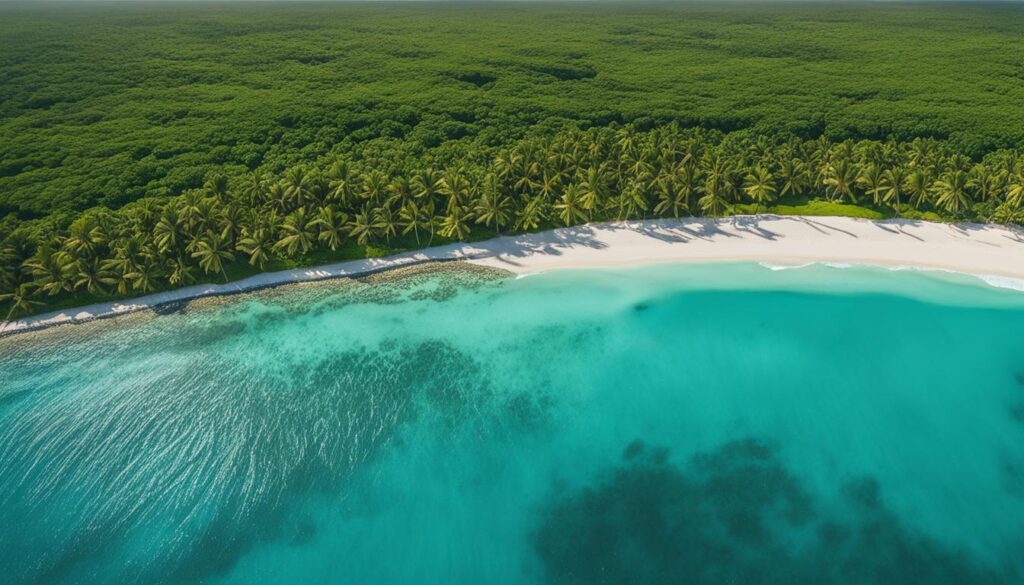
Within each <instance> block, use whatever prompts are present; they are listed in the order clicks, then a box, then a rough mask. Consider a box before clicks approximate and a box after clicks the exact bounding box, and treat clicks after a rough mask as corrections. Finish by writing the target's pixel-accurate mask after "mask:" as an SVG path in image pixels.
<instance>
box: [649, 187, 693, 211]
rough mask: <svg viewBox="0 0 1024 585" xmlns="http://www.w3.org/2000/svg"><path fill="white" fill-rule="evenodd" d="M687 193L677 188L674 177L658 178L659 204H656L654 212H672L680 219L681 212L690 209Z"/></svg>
mask: <svg viewBox="0 0 1024 585" xmlns="http://www.w3.org/2000/svg"><path fill="white" fill-rule="evenodd" d="M686 200H687V197H686V194H685V193H683V192H682V191H681V190H679V189H677V188H676V183H675V181H673V180H672V179H660V180H658V204H657V205H655V206H654V213H657V214H658V215H665V214H666V212H671V214H672V217H674V218H675V219H679V212H681V211H684V210H686V209H688V205H687V202H686Z"/></svg>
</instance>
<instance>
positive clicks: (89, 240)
mask: <svg viewBox="0 0 1024 585" xmlns="http://www.w3.org/2000/svg"><path fill="white" fill-rule="evenodd" d="M104 242H106V235H105V234H104V232H103V227H102V226H101V225H100V224H99V222H98V221H97V220H96V218H95V217H93V216H91V215H87V216H85V217H82V218H80V219H78V220H76V221H74V222H73V223H72V224H71V226H70V227H68V239H67V240H65V241H64V247H65V248H67V250H68V251H69V252H72V253H73V254H76V255H78V256H79V257H88V256H94V255H96V253H97V252H98V250H99V247H100V246H101V245H102V244H103V243H104Z"/></svg>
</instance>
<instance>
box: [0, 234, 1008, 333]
mask: <svg viewBox="0 0 1024 585" xmlns="http://www.w3.org/2000/svg"><path fill="white" fill-rule="evenodd" d="M458 260H462V261H468V262H470V263H473V264H477V265H480V266H487V267H490V268H498V269H503V270H506V271H508V272H511V273H513V274H516V275H521V274H531V273H537V272H545V271H549V270H562V269H581V268H597V267H616V266H628V265H640V264H657V263H676V262H691V263H692V262H703V263H715V262H761V263H775V264H792V265H801V264H810V263H844V264H859V265H875V266H883V267H890V268H893V267H897V268H915V269H924V270H941V271H948V272H958V273H963V274H968V275H971V276H976V277H979V278H980V279H982V280H984V281H985V282H987V283H988V284H989V285H992V286H995V285H994V284H993V281H994V280H996V279H1013V280H1020V281H1024V231H1022V230H1019V229H1014V228H1010V227H1004V226H998V225H989V224H970V223H966V224H947V223H932V222H924V221H915V220H898V219H890V220H877V221H876V220H865V219H854V218H845V217H809V216H777V215H760V216H734V217H727V218H721V219H710V218H687V219H680V220H666V219H658V220H646V221H628V222H614V223H603V224H587V225H582V226H575V227H569V228H557V229H554V230H549V231H545V232H540V233H536V234H522V235H515V236H500V237H496V238H493V239H490V240H486V241H483V242H477V243H472V244H462V243H454V244H447V245H444V246H437V247H434V248H428V249H424V250H417V251H413V252H404V253H401V254H397V255H394V256H388V257H385V258H367V259H362V260H351V261H346V262H339V263H335V264H328V265H323V266H316V267H311V268H299V269H294V270H283V271H278V272H265V273H262V274H256V275H253V276H250V277H247V278H244V279H241V280H237V281H234V282H229V283H226V284H201V285H193V286H188V287H183V288H179V289H174V290H169V291H163V292H159V293H154V294H150V295H145V296H140V297H137V298H134V299H126V300H120V301H110V302H106V303H98V304H94V305H87V306H84V307H78V308H74V309H64V310H59V311H53V312H49V313H43V314H40V315H34V316H31V317H24V318H21V319H14V320H12V321H0V337H5V336H8V335H14V334H18V333H25V332H29V331H38V330H40V329H46V328H50V327H54V326H58V325H66V324H73V323H84V322H89V321H95V320H97V319H107V318H112V317H117V316H120V315H127V314H131V313H135V312H138V311H144V310H153V311H154V312H157V313H159V312H161V308H164V310H166V307H168V306H174V305H177V304H180V303H186V302H188V301H191V300H194V299H200V298H205V297H211V296H229V295H235V294H241V293H247V292H253V291H258V290H261V289H266V288H273V287H277V286H283V285H287V284H295V283H303V282H316V281H322V280H329V279H334V278H346V277H348V278H355V277H360V276H367V275H370V274H374V273H377V272H382V271H386V270H391V269H394V268H404V267H409V266H415V265H418V264H423V263H426V262H451V261H458Z"/></svg>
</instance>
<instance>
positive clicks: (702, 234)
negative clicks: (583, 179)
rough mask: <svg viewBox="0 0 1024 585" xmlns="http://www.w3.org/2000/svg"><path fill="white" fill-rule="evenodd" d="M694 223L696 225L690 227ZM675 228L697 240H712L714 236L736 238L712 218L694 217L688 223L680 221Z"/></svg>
mask: <svg viewBox="0 0 1024 585" xmlns="http://www.w3.org/2000/svg"><path fill="white" fill-rule="evenodd" d="M694 223H696V227H692V226H693V225H694ZM676 229H677V230H679V231H681V232H683V233H685V234H688V235H689V236H690V237H691V238H695V239H698V240H706V241H709V242H710V241H712V240H713V239H714V238H716V237H721V238H737V237H739V236H737V235H736V234H730V233H729V232H727V231H725V230H723V229H722V228H720V227H718V221H717V220H714V219H698V218H694V219H693V221H691V222H689V223H682V222H680V223H679V224H678V225H677V226H676Z"/></svg>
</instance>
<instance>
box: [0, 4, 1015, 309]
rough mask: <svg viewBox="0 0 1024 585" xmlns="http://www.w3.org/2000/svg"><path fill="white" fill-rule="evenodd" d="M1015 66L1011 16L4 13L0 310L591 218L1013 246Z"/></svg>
mask: <svg viewBox="0 0 1024 585" xmlns="http://www.w3.org/2000/svg"><path fill="white" fill-rule="evenodd" d="M1022 46H1024V5H1021V4H1013V3H1005V4H984V3H970V4H966V3H964V4H959V3H940V4H925V3H908V4H888V3H886V4H876V3H863V4H860V3H853V4H842V5H834V4H811V3H787V4H733V3H719V4H710V3H708V4H705V3H687V4H637V3H630V4H628V5H624V4H600V3H593V4H592V3H586V4H534V3H531V4H419V3H416V4H406V3H395V4H390V3H385V4H292V3H287V4H269V3H268V4H240V3H225V4H208V3H202V4H175V3H159V4H132V3H114V4H99V3H96V4H93V3H69V4H57V3H45V4H40V3H7V4H0V295H2V296H0V298H4V299H7V301H8V302H9V303H10V304H9V307H10V308H11V309H13V310H15V311H35V310H41V309H42V308H50V307H57V306H67V305H72V304H76V303H82V302H87V301H90V300H93V299H95V298H105V297H110V296H125V295H130V294H138V293H141V292H146V291H150V290H155V289H159V288H163V287H167V286H176V285H180V284H184V283H188V282H191V281H193V280H196V279H204V278H213V277H218V278H227V277H236V276H241V275H244V274H247V273H250V272H251V271H254V270H257V269H263V268H280V267H285V266H293V265H298V264H306V263H311V262H317V261H324V260H328V259H339V258H351V257H360V256H364V255H367V254H380V253H385V252H389V251H395V250H399V249H405V248H409V247H415V246H421V245H426V244H427V243H437V242H439V241H449V240H455V239H467V238H476V237H484V236H485V235H486V234H493V233H496V232H506V231H512V230H517V231H522V230H534V229H540V228H543V227H549V226H552V225H558V224H563V225H564V224H572V223H579V222H583V221H590V220H596V219H614V218H637V217H650V216H655V215H657V216H678V215H689V214H707V215H722V214H729V213H744V212H753V211H761V210H772V211H775V212H780V213H793V212H800V213H837V214H853V215H862V216H869V217H883V216H891V215H894V214H902V215H904V216H909V217H922V218H931V219H950V218H954V219H978V220H985V221H989V220H992V221H1004V222H1010V221H1013V222H1016V221H1019V220H1020V213H1021V212H1020V207H1021V198H1022V197H1024V194H1022V193H1021V188H1022V187H1021V182H1022V180H1021V174H1022V169H1021V165H1022V163H1021V158H1020V155H1019V154H1018V153H1019V151H1020V149H1021V148H1022V147H1024V106H1022V105H1021V104H1024V51H1022V50H1021V49H1020V47H1022ZM33 303H41V304H40V305H34V304H33Z"/></svg>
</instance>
